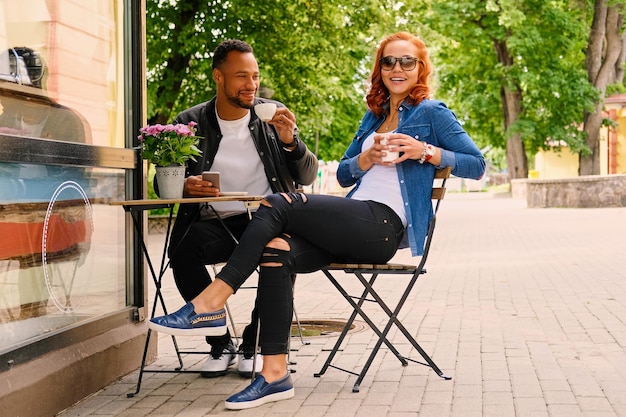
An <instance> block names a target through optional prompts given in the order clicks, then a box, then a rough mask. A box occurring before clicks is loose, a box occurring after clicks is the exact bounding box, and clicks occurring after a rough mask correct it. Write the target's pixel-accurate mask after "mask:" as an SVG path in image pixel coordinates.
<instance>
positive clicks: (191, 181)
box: [183, 175, 220, 197]
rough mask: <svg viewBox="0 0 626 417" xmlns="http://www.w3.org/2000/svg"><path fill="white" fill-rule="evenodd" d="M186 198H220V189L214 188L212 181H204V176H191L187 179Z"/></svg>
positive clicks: (184, 190)
mask: <svg viewBox="0 0 626 417" xmlns="http://www.w3.org/2000/svg"><path fill="white" fill-rule="evenodd" d="M183 195H184V196H185V197H219V195H220V190H219V188H215V187H213V184H211V181H204V180H203V179H202V175H191V176H189V177H187V178H186V179H185V188H183Z"/></svg>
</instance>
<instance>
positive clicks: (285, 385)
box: [226, 373, 295, 410]
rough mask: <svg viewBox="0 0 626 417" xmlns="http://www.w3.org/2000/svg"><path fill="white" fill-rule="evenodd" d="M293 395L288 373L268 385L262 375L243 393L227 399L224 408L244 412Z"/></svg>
mask: <svg viewBox="0 0 626 417" xmlns="http://www.w3.org/2000/svg"><path fill="white" fill-rule="evenodd" d="M294 393H295V392H294V389H293V382H292V381H291V375H289V373H287V375H285V376H284V377H283V378H281V379H279V380H278V381H274V382H272V383H270V384H268V383H267V382H265V378H264V377H263V375H259V376H257V377H256V378H255V379H254V381H253V382H252V383H251V384H250V385H248V387H247V388H245V389H244V390H243V391H240V392H238V393H237V394H233V395H231V396H230V397H228V399H227V400H226V408H227V409H229V410H244V409H246V408H253V407H258V406H260V405H263V404H265V403H269V402H272V401H280V400H287V399H289V398H293V396H294Z"/></svg>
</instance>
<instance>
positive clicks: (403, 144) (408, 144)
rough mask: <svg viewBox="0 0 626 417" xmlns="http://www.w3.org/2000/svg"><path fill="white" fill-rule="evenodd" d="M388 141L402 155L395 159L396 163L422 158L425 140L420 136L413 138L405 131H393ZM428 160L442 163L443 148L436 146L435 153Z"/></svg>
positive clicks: (435, 163)
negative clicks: (420, 138)
mask: <svg viewBox="0 0 626 417" xmlns="http://www.w3.org/2000/svg"><path fill="white" fill-rule="evenodd" d="M387 142H388V145H389V146H390V147H392V148H393V150H394V151H399V152H400V157H399V158H398V159H396V160H395V161H393V163H394V164H399V163H400V162H403V161H406V160H407V159H413V160H414V161H419V160H420V159H422V154H423V153H424V142H423V141H421V140H419V138H412V137H411V136H409V135H405V134H404V133H391V134H389V135H388V141H387ZM428 162H429V163H431V164H433V165H435V166H437V165H439V164H440V163H441V150H440V149H439V148H437V147H435V155H433V156H432V157H431V158H430V160H429V161H428Z"/></svg>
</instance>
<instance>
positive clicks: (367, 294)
mask: <svg viewBox="0 0 626 417" xmlns="http://www.w3.org/2000/svg"><path fill="white" fill-rule="evenodd" d="M450 172H451V169H450V168H444V169H440V170H437V171H436V172H435V179H436V180H441V185H440V186H436V185H434V186H433V191H432V199H433V201H434V215H433V218H432V219H431V221H430V224H429V226H428V233H427V236H426V240H425V243H424V254H423V255H422V257H421V259H420V262H419V264H418V265H417V266H416V265H403V264H391V263H388V264H339V263H334V264H331V265H329V266H327V267H326V268H323V269H322V272H323V273H324V274H325V275H326V277H327V278H328V279H329V280H330V282H331V283H332V284H333V285H334V286H335V287H336V288H337V290H339V292H340V293H341V295H342V296H343V297H344V298H345V299H346V300H347V301H348V303H349V304H350V305H351V306H352V308H353V311H352V314H351V315H350V318H349V319H348V321H347V322H346V324H345V326H344V328H343V331H342V332H341V334H340V335H339V338H338V339H337V342H336V343H335V345H334V346H333V348H332V349H331V350H330V354H329V355H328V358H327V359H326V362H324V365H323V366H322V369H321V370H320V371H319V372H318V373H316V374H314V376H315V377H320V376H321V375H323V374H324V373H325V372H326V371H327V369H328V368H329V367H330V368H334V369H337V370H340V371H343V372H347V373H350V374H352V375H356V376H357V379H356V382H355V383H354V385H353V387H352V392H359V388H360V384H361V382H362V381H363V378H365V375H366V374H367V371H368V370H369V368H370V366H371V365H372V362H373V361H374V358H375V357H376V355H377V354H378V351H379V349H380V347H381V346H382V344H383V343H384V344H385V345H386V346H387V348H389V350H390V351H391V352H393V354H394V355H395V356H396V358H397V359H398V360H399V361H400V363H401V364H402V366H407V365H408V361H411V362H414V363H418V364H421V365H424V366H428V367H430V368H432V369H433V370H434V371H435V372H436V373H437V375H439V376H440V377H442V378H444V379H446V380H449V379H451V377H449V376H447V375H445V374H444V373H443V372H442V371H441V369H439V367H438V366H437V365H436V364H435V362H434V361H433V360H432V359H431V358H430V356H429V355H428V354H427V353H426V352H425V351H424V350H423V349H422V347H421V346H420V345H419V343H418V342H417V341H416V340H415V338H414V337H413V336H412V335H411V333H410V332H409V331H408V330H407V329H406V327H405V326H404V325H403V324H402V322H401V321H400V319H399V318H398V317H399V314H400V311H401V309H402V307H403V306H404V304H405V302H406V300H407V298H408V297H409V295H410V293H411V291H412V290H413V288H414V287H415V284H416V282H417V280H418V278H419V277H420V276H421V275H422V274H425V273H426V269H425V268H424V267H425V265H426V260H427V259H428V254H429V252H430V246H431V243H432V238H433V234H434V230H435V224H436V216H437V211H438V210H439V205H440V203H441V200H442V199H443V197H444V195H445V190H446V189H445V184H446V180H447V179H448V178H449V176H450ZM334 272H344V273H345V274H348V275H354V276H356V277H357V279H358V280H359V282H360V283H361V284H362V285H363V288H364V290H363V292H362V293H361V295H360V296H353V295H350V294H348V292H347V291H346V290H345V289H344V287H343V286H342V285H341V283H340V282H339V280H338V279H337V277H336V276H335V275H333V273H334ZM379 275H406V276H409V281H408V283H407V285H406V287H405V289H404V291H403V292H402V295H401V296H400V299H399V300H398V302H397V304H396V305H395V307H393V306H390V305H389V303H388V302H386V301H385V300H384V298H383V297H382V296H381V295H380V294H379V293H378V292H377V291H376V290H375V289H374V283H375V282H376V279H377V278H378V276H379ZM355 300H356V301H355ZM365 301H369V302H373V303H375V304H377V305H378V306H379V307H380V309H382V310H383V311H384V312H385V314H386V315H387V319H388V320H387V323H386V325H385V326H384V328H382V330H381V329H380V328H379V327H378V326H377V325H376V324H375V323H374V322H373V321H372V319H371V318H370V316H369V315H368V314H367V313H366V312H365V311H364V310H363V305H364V303H365ZM357 316H360V317H361V318H362V319H363V320H364V321H365V322H366V323H367V324H368V326H369V327H370V328H371V329H372V330H373V331H374V333H376V335H377V336H378V340H377V342H376V344H375V345H374V347H373V349H372V352H371V353H370V355H369V357H368V359H367V361H366V362H365V365H364V366H363V368H362V369H361V371H360V372H359V373H357V372H353V371H351V370H347V369H344V368H340V367H338V366H336V365H333V364H332V361H333V359H334V358H335V356H336V354H337V352H338V351H339V350H340V347H341V344H342V343H343V341H344V340H345V338H346V335H347V334H348V331H349V330H350V328H351V327H352V323H353V322H354V320H355V319H356V317H357ZM393 326H396V328H397V329H398V330H400V332H401V333H402V334H403V335H404V337H405V338H406V340H407V341H408V342H409V343H410V344H411V346H412V347H413V348H415V350H417V351H418V352H419V354H420V355H421V357H422V359H423V361H425V362H423V361H419V360H415V359H411V358H409V357H407V356H404V355H402V354H400V352H399V351H398V349H396V347H395V346H394V344H393V343H392V342H391V341H390V340H389V339H388V337H387V335H388V334H389V331H390V330H391V328H392V327H393Z"/></svg>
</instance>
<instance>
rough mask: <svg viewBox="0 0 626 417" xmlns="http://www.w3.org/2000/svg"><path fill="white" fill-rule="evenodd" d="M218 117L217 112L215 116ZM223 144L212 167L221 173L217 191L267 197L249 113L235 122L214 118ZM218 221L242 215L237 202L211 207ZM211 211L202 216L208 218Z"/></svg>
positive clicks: (216, 204) (242, 208)
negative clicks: (217, 215)
mask: <svg viewBox="0 0 626 417" xmlns="http://www.w3.org/2000/svg"><path fill="white" fill-rule="evenodd" d="M215 113H216V115H217V111H216V112H215ZM217 121H218V123H219V125H220V130H221V131H222V135H223V137H222V140H221V141H220V146H219V148H218V150H217V154H216V155H215V160H214V161H213V165H212V166H211V171H217V172H219V173H220V191H245V192H247V193H248V195H267V194H270V193H271V192H272V188H271V187H270V183H269V181H268V180H267V176H266V175H265V170H264V169H263V163H262V162H261V158H260V157H259V154H258V152H257V149H256V146H255V145H254V141H253V139H252V135H251V134H250V129H249V128H248V125H249V123H250V112H248V114H247V115H246V116H244V117H242V118H241V119H238V120H222V119H220V117H219V116H217ZM212 206H213V207H214V208H215V209H216V210H217V212H218V213H219V215H220V216H221V217H228V216H232V215H235V214H241V213H245V212H246V209H245V207H244V204H243V203H242V202H240V201H233V202H221V203H214V204H212ZM212 214H213V213H212V211H211V210H208V212H206V213H203V215H209V216H211V215H212Z"/></svg>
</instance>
